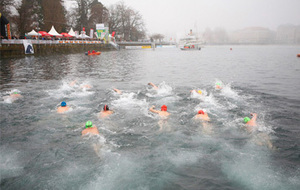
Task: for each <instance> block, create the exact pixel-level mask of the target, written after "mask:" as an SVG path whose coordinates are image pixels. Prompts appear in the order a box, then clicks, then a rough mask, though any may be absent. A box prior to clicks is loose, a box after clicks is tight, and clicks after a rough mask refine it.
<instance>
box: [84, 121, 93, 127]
mask: <svg viewBox="0 0 300 190" xmlns="http://www.w3.org/2000/svg"><path fill="white" fill-rule="evenodd" d="M92 126H93V123H92V122H91V121H87V122H86V123H85V128H89V127H92Z"/></svg>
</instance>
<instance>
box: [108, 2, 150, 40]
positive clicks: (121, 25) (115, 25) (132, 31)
mask: <svg viewBox="0 0 300 190" xmlns="http://www.w3.org/2000/svg"><path fill="white" fill-rule="evenodd" d="M109 13H110V14H109V27H110V30H111V31H116V32H117V34H118V35H121V36H122V37H123V38H124V39H125V40H134V41H136V40H138V39H140V38H143V37H144V36H145V29H144V22H143V19H142V16H141V15H140V14H139V13H138V12H137V11H134V10H133V9H131V8H129V7H127V6H126V5H125V4H124V2H120V3H117V4H116V5H114V6H111V7H110V9H109Z"/></svg>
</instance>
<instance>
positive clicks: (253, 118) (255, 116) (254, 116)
mask: <svg viewBox="0 0 300 190" xmlns="http://www.w3.org/2000/svg"><path fill="white" fill-rule="evenodd" d="M251 115H252V116H253V117H252V118H251V121H252V122H256V118H257V114H256V113H251Z"/></svg>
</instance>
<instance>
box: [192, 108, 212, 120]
mask: <svg viewBox="0 0 300 190" xmlns="http://www.w3.org/2000/svg"><path fill="white" fill-rule="evenodd" d="M194 119H195V120H201V121H210V118H209V116H208V114H207V113H206V112H204V111H203V110H199V111H198V114H197V115H196V116H195V117H194Z"/></svg>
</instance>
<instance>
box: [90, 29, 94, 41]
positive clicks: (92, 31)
mask: <svg viewBox="0 0 300 190" xmlns="http://www.w3.org/2000/svg"><path fill="white" fill-rule="evenodd" d="M93 33H94V29H92V28H91V30H90V38H92V39H93Z"/></svg>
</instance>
